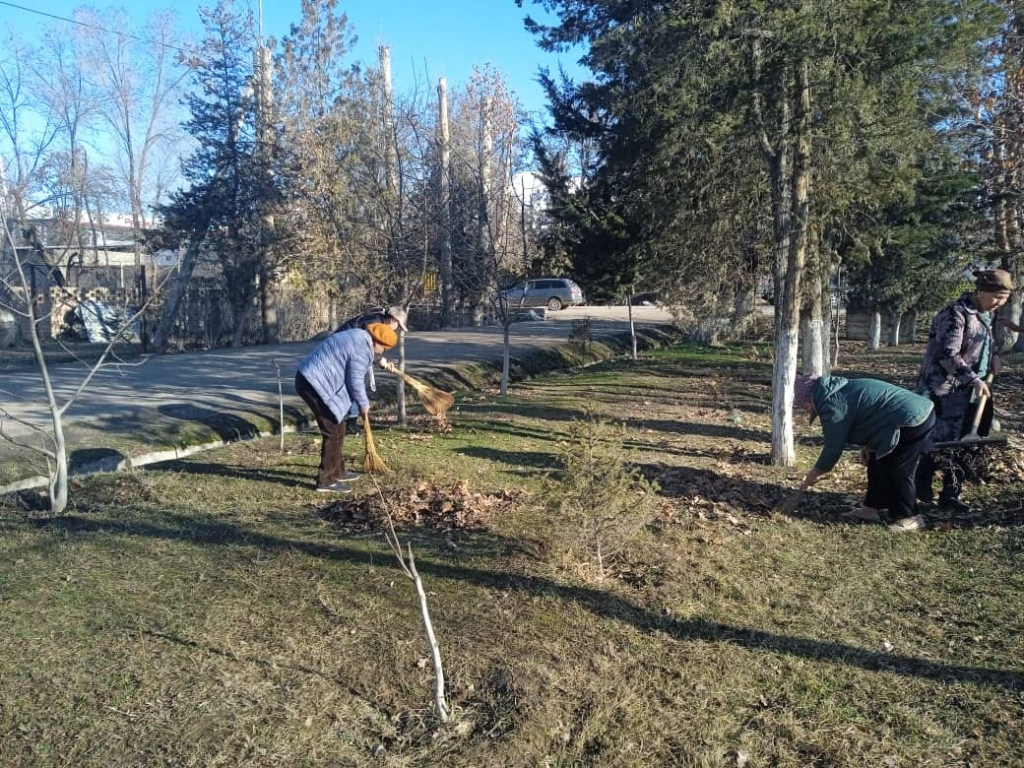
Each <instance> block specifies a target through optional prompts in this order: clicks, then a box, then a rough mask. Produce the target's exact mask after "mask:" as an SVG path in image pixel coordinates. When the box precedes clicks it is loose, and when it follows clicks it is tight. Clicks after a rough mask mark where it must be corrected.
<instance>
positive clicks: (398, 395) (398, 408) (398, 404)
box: [395, 328, 406, 427]
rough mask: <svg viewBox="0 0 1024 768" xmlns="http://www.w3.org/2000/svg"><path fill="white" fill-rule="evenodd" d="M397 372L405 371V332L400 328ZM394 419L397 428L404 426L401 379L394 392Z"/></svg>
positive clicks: (402, 381)
mask: <svg viewBox="0 0 1024 768" xmlns="http://www.w3.org/2000/svg"><path fill="white" fill-rule="evenodd" d="M398 370H400V371H404V370H405V331H403V330H402V329H401V328H399V329H398ZM395 418H396V420H397V421H398V426H400V427H404V426H405V423H406V414H405V380H404V379H402V378H401V377H399V379H398V386H397V388H396V390H395Z"/></svg>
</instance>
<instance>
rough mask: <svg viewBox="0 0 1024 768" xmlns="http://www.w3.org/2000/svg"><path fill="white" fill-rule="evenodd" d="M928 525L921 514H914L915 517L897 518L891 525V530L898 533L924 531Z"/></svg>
mask: <svg viewBox="0 0 1024 768" xmlns="http://www.w3.org/2000/svg"><path fill="white" fill-rule="evenodd" d="M927 527H928V523H927V522H925V519H924V518H923V517H922V516H921V515H914V516H913V517H904V518H903V519H902V520H897V521H896V522H895V523H893V524H892V525H890V526H889V530H890V531H895V532H896V533H905V532H911V533H912V532H914V531H923V530H924V529H925V528H927Z"/></svg>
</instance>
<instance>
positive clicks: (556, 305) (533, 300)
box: [499, 277, 584, 310]
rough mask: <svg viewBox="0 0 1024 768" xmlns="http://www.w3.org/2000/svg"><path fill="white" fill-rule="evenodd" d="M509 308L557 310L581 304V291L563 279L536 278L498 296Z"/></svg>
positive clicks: (582, 301)
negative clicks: (506, 302)
mask: <svg viewBox="0 0 1024 768" xmlns="http://www.w3.org/2000/svg"><path fill="white" fill-rule="evenodd" d="M499 295H500V296H501V297H502V298H503V299H505V300H506V301H508V303H509V306H510V307H547V308H548V309H550V310H559V309H562V308H563V307H571V306H574V305H576V304H583V303H584V300H583V291H581V290H580V287H579V286H578V285H576V283H574V282H573V281H572V280H568V279H566V278H563V277H536V278H533V279H532V280H526V281H525V282H522V283H517V284H516V285H513V286H512V287H511V288H509V289H507V290H504V291H502V292H501V293H500V294H499Z"/></svg>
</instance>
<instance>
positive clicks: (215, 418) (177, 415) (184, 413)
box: [156, 403, 260, 441]
mask: <svg viewBox="0 0 1024 768" xmlns="http://www.w3.org/2000/svg"><path fill="white" fill-rule="evenodd" d="M156 410H157V412H158V413H159V414H160V415H161V416H170V417H171V418H172V419H178V420H180V421H191V422H195V423H197V424H199V425H200V427H206V428H208V429H210V430H212V431H213V432H214V434H216V435H217V437H219V438H220V439H221V440H224V441H229V440H244V439H248V438H253V437H256V436H257V435H259V433H260V428H259V427H258V426H256V425H255V424H253V423H252V422H251V421H249V420H248V419H244V418H242V417H241V416H238V415H236V414H234V413H229V412H226V411H215V410H213V409H212V408H204V407H202V406H198V405H192V404H187V403H173V404H169V405H160V406H157V409H156Z"/></svg>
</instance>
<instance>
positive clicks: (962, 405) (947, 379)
mask: <svg viewBox="0 0 1024 768" xmlns="http://www.w3.org/2000/svg"><path fill="white" fill-rule="evenodd" d="M974 277H975V281H974V284H975V290H974V291H973V292H972V293H965V294H964V295H963V296H961V297H960V298H959V299H957V300H956V301H954V302H952V303H950V304H947V305H946V306H945V307H943V309H942V310H940V311H939V313H938V314H937V315H936V316H935V319H934V320H932V325H931V331H930V332H929V334H928V347H927V349H926V350H925V354H924V360H923V361H922V363H921V371H920V373H919V374H918V379H917V391H918V394H921V395H925V396H927V397H930V398H931V400H932V402H933V403H934V404H935V418H936V424H935V430H934V433H933V435H932V438H933V440H935V441H936V442H944V441H951V440H959V439H960V438H961V437H963V436H964V434H966V433H967V431H968V430H969V429H970V425H971V423H972V422H973V419H974V413H975V403H977V401H978V398H979V397H981V396H982V395H984V396H985V397H986V398H988V409H991V402H992V401H991V397H989V395H990V392H989V389H988V385H987V384H986V383H985V377H986V376H987V375H988V374H989V373H990V372H992V371H993V368H994V367H995V366H996V364H997V361H996V360H995V350H994V339H993V335H992V313H993V312H994V311H995V310H997V309H999V308H1000V307H1001V306H1003V305H1004V304H1005V303H1006V301H1007V300H1008V299H1009V297H1010V293H1011V292H1012V291H1013V279H1012V277H1011V275H1010V273H1009V272H1007V271H1006V270H1003V269H985V270H979V271H977V272H975V273H974ZM990 423H991V416H990V415H988V416H987V417H986V419H985V420H984V421H983V423H982V425H981V428H980V429H979V434H987V428H988V424H990ZM935 468H936V463H935V460H934V459H933V458H932V457H931V456H930V455H926V456H923V457H922V458H921V462H920V464H919V465H918V472H917V478H916V483H917V497H918V499H920V500H921V501H924V502H927V503H931V502H932V501H933V500H934V491H933V489H932V477H933V476H934V474H935ZM942 469H943V472H942V492H941V494H940V496H939V504H940V505H941V506H944V507H948V508H953V509H956V510H957V511H960V512H964V511H966V510H967V508H966V507H965V506H964V505H963V504H962V503H961V502H960V501H959V497H960V492H961V491H962V489H963V478H964V469H963V466H962V463H961V462H959V461H957V459H956V457H955V456H950V457H948V460H947V461H946V462H945V466H944V467H943V468H942Z"/></svg>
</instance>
